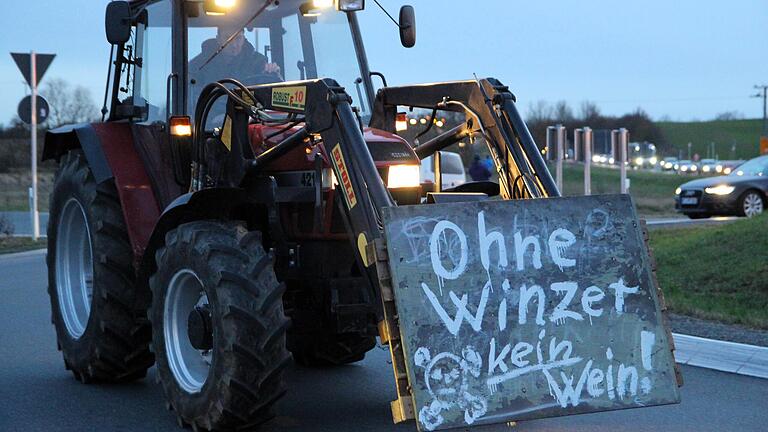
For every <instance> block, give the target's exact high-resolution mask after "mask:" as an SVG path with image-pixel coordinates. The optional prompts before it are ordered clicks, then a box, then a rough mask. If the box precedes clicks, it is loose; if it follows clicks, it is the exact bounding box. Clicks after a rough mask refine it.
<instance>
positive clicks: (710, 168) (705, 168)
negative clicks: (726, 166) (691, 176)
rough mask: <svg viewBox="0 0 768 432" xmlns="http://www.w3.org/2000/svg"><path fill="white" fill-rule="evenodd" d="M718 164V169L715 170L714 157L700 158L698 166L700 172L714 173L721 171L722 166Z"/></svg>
mask: <svg viewBox="0 0 768 432" xmlns="http://www.w3.org/2000/svg"><path fill="white" fill-rule="evenodd" d="M719 166H720V171H717V167H718V163H717V161H716V160H714V159H702V160H701V162H699V167H700V168H701V173H702V174H714V173H716V172H722V170H723V166H722V165H719Z"/></svg>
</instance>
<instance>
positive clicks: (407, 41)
mask: <svg viewBox="0 0 768 432" xmlns="http://www.w3.org/2000/svg"><path fill="white" fill-rule="evenodd" d="M400 43H402V44H403V46H404V47H406V48H412V47H413V46H414V45H416V12H415V11H414V10H413V6H410V5H405V6H403V7H401V8H400Z"/></svg>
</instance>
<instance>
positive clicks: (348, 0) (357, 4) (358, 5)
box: [336, 0, 365, 12]
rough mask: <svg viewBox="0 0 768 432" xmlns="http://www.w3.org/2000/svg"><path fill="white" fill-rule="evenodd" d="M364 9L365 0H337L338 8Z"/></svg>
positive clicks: (342, 9) (343, 10) (349, 9)
mask: <svg viewBox="0 0 768 432" xmlns="http://www.w3.org/2000/svg"><path fill="white" fill-rule="evenodd" d="M363 9H365V0H336V10H340V11H342V12H352V11H360V10H363Z"/></svg>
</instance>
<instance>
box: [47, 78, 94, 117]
mask: <svg viewBox="0 0 768 432" xmlns="http://www.w3.org/2000/svg"><path fill="white" fill-rule="evenodd" d="M40 94H41V95H42V96H43V97H45V99H46V100H48V105H50V108H51V112H50V115H49V117H48V124H49V125H50V126H51V127H57V126H61V125H64V124H72V123H84V122H89V121H93V120H95V119H96V118H98V114H99V111H98V109H97V107H96V103H95V102H94V101H93V99H92V97H91V92H90V90H88V89H87V88H86V87H83V86H76V87H74V88H73V87H72V86H71V85H70V84H69V83H68V82H67V81H65V80H63V79H61V78H52V79H49V80H48V81H47V83H46V84H45V85H43V88H42V90H41V92H40Z"/></svg>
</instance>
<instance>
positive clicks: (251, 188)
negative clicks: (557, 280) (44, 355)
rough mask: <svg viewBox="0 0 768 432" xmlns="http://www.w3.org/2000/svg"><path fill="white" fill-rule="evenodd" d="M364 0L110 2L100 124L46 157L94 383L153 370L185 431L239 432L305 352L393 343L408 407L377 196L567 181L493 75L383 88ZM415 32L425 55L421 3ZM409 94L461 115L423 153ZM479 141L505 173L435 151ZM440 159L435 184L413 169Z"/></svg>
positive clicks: (507, 191) (73, 333)
mask: <svg viewBox="0 0 768 432" xmlns="http://www.w3.org/2000/svg"><path fill="white" fill-rule="evenodd" d="M315 3H318V2H315ZM320 3H322V2H320ZM363 3H364V2H363V1H362V0H337V1H336V10H332V9H326V10H320V11H318V10H316V7H315V4H312V3H311V2H306V3H305V2H302V1H300V0H280V1H277V0H238V1H224V0H204V1H203V0H134V1H113V2H111V3H109V5H108V7H107V17H106V22H107V30H106V33H107V38H108V40H109V42H110V43H111V44H112V52H111V59H110V70H109V77H108V85H107V91H106V97H105V101H106V102H107V103H105V109H104V111H103V113H104V116H105V117H104V121H103V122H101V123H94V124H81V125H73V126H69V127H64V128H60V129H56V130H51V131H49V132H48V134H47V136H46V141H45V149H44V158H45V159H55V160H57V161H58V162H59V169H58V172H57V175H56V180H55V185H54V190H53V194H52V195H51V201H50V212H51V214H50V220H51V222H50V224H49V226H48V242H49V245H48V258H47V259H48V272H49V293H50V297H51V306H52V310H53V322H54V325H55V327H56V332H57V336H58V346H59V349H60V350H61V351H62V353H63V356H64V363H65V366H66V368H67V369H69V370H71V371H72V373H73V374H74V376H75V377H76V378H77V379H78V380H80V381H82V382H84V383H87V382H125V381H131V380H135V379H140V378H142V377H144V376H145V375H146V373H147V369H148V368H149V367H151V366H152V365H153V364H156V365H157V371H158V375H159V380H160V382H161V384H162V387H163V390H164V393H165V397H166V399H167V401H168V404H169V407H170V408H172V409H173V410H174V411H175V412H176V414H177V416H178V418H179V419H180V422H181V423H182V424H185V425H190V426H192V427H193V428H194V429H195V430H229V429H240V428H244V427H248V426H252V425H257V424H259V423H261V422H263V421H265V420H266V419H268V418H270V416H271V415H272V414H271V413H272V408H273V405H274V404H275V402H276V401H277V400H278V399H280V397H281V396H282V395H283V394H284V393H285V391H286V389H285V387H284V382H283V371H284V369H285V367H286V366H287V365H288V364H289V363H290V362H291V358H293V359H295V361H296V362H298V363H300V364H304V365H339V364H346V363H351V362H356V361H359V360H361V359H363V357H364V356H365V354H366V352H367V351H369V350H371V349H372V348H374V346H375V344H376V339H375V338H376V337H377V336H381V337H382V342H383V343H387V342H388V343H389V345H390V348H391V352H392V356H393V367H394V368H395V374H396V377H397V378H398V397H399V399H398V401H400V402H399V403H400V407H401V408H402V409H401V410H400V411H399V412H400V414H401V415H400V417H401V418H400V419H403V418H408V417H409V414H408V407H406V406H405V404H406V402H405V401H406V400H407V394H408V388H407V387H408V386H407V382H406V381H405V378H404V375H403V371H404V364H403V357H402V352H401V347H400V345H399V344H398V343H397V335H398V334H399V332H398V330H397V317H396V310H395V306H394V303H393V301H392V298H391V295H384V296H382V292H381V290H380V284H379V281H380V278H381V274H380V273H381V268H380V267H379V266H377V265H373V264H374V261H375V260H374V258H373V257H374V256H375V251H374V250H375V247H374V245H375V241H376V240H378V239H381V238H382V223H381V214H380V209H382V208H384V207H388V206H394V205H404V204H421V203H428V202H456V201H470V200H478V199H485V198H488V197H491V196H497V195H499V196H501V198H503V199H522V198H543V197H552V196H558V195H559V193H558V191H557V188H556V186H555V184H554V182H553V181H552V178H551V176H550V174H549V172H548V171H547V168H546V166H545V164H544V161H543V160H542V158H541V156H540V153H539V151H538V150H537V147H536V145H535V143H534V142H533V140H532V138H531V135H530V133H529V132H528V130H527V128H526V126H525V124H524V122H523V121H522V119H521V117H520V115H519V113H518V111H517V109H516V108H515V98H514V96H513V95H512V93H510V92H509V90H508V89H507V88H506V87H504V86H503V85H502V84H501V83H499V82H498V81H496V80H494V79H481V80H469V81H460V82H449V83H438V84H430V85H420V86H409V87H387V86H386V85H385V86H384V87H383V88H381V89H379V90H378V92H377V91H376V90H375V88H374V85H373V82H372V78H373V77H376V76H379V77H380V78H382V79H383V75H381V74H379V73H377V72H373V71H371V70H370V69H369V66H368V62H367V59H366V53H365V48H364V45H363V42H362V36H361V32H360V27H359V25H358V18H357V14H358V11H359V10H361V9H362V7H363ZM317 12H322V14H320V15H319V16H318V13H317ZM399 26H400V31H401V39H402V42H403V44H404V45H406V46H412V45H413V43H414V37H415V23H414V21H413V9H412V8H410V7H408V6H406V7H404V8H403V9H402V10H401V14H400V24H399ZM323 76H332V77H334V78H335V80H334V79H328V78H321V77H323ZM345 89H355V91H353V92H352V94H353V95H354V98H353V97H351V96H350V94H349V93H348V92H347V90H345ZM398 107H409V108H422V109H428V110H435V111H436V110H444V111H452V112H456V113H459V114H461V115H463V116H465V117H466V121H464V122H461V124H459V125H458V126H456V127H454V128H452V129H450V130H448V131H446V132H442V133H440V134H438V135H437V136H435V137H434V138H432V139H430V140H427V141H426V142H423V143H421V144H420V145H418V146H416V147H415V148H414V147H413V146H412V145H411V144H410V143H409V142H407V141H405V140H404V139H402V138H400V137H399V136H398V135H396V134H395V132H396V124H397V122H398V120H402V118H399V117H400V116H399V114H398V113H399V109H398ZM475 137H477V138H481V139H483V140H484V142H486V143H487V145H488V149H489V152H490V154H491V156H492V158H493V160H494V161H495V164H496V171H497V172H498V182H473V183H467V184H465V185H462V186H459V187H456V188H453V189H451V190H441V181H440V170H439V166H440V164H439V154H440V153H439V151H440V150H441V149H444V148H446V147H448V146H450V145H452V144H455V143H458V142H459V141H461V140H466V139H474V138H475ZM432 155H435V157H436V159H437V160H438V161H437V163H436V171H437V172H436V181H435V182H434V183H435V184H434V185H433V187H432V190H427V189H428V188H425V187H424V185H422V184H421V182H420V179H419V161H420V159H423V158H425V157H429V156H432ZM396 402H397V401H396ZM395 412H396V413H397V412H398V411H397V410H395ZM412 416H413V414H412V413H411V414H410V417H411V418H412Z"/></svg>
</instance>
